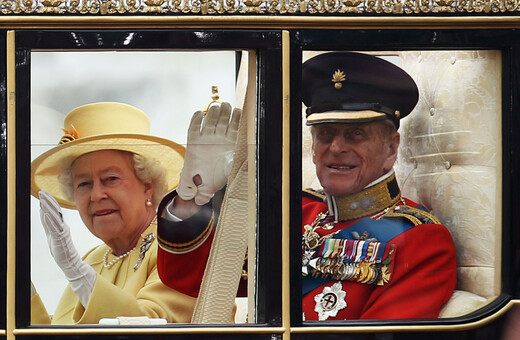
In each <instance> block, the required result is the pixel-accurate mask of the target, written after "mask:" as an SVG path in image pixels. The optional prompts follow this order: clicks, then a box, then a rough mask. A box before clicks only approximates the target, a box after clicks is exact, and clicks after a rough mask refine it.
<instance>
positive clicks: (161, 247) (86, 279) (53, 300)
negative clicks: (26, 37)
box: [30, 50, 256, 325]
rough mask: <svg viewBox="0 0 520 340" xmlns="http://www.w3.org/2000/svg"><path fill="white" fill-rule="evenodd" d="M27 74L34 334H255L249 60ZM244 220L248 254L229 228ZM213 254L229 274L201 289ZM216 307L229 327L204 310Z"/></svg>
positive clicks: (109, 60) (137, 56) (81, 62)
mask: <svg viewBox="0 0 520 340" xmlns="http://www.w3.org/2000/svg"><path fill="white" fill-rule="evenodd" d="M30 60H31V65H30V66H31V69H30V71H31V78H30V84H31V85H30V98H31V101H30V112H31V161H32V172H31V176H32V188H31V191H32V194H33V195H32V197H31V282H32V287H33V289H32V292H31V294H32V295H31V296H32V298H31V308H32V310H31V312H32V316H31V323H32V324H46V323H48V322H52V323H53V324H58V325H63V324H98V323H99V324H101V325H118V324H121V325H122V324H142V322H144V324H150V325H157V324H170V323H189V322H194V323H208V322H209V323H238V324H241V323H248V322H249V323H251V322H255V317H254V313H255V309H254V303H253V302H254V298H253V297H254V295H255V289H254V277H255V260H256V259H255V258H256V256H255V251H256V250H255V243H256V242H255V234H256V217H255V216H256V215H255V209H254V204H253V205H251V204H248V200H251V201H252V202H255V201H256V193H255V191H256V190H255V186H254V178H255V175H254V173H255V171H254V169H255V163H256V159H255V157H256V152H255V129H254V121H255V115H256V112H255V108H256V106H255V105H256V100H255V99H254V96H255V86H256V84H255V80H254V76H253V78H252V80H251V81H252V83H248V82H249V79H248V77H250V76H251V72H249V70H250V69H252V70H253V73H252V74H255V71H254V70H255V68H256V65H255V58H254V51H253V52H248V51H236V50H228V51H211V52H210V51H207V52H204V51H191V52H190V51H182V52H180V51H179V52H177V51H77V52H70V51H69V52H65V51H59V52H56V51H54V52H52V51H33V52H31V55H30ZM248 91H249V93H250V94H249V97H248V95H247V92H248ZM251 93H252V94H253V95H252V96H251ZM227 103H229V104H227ZM196 112H198V114H195V113H196ZM192 117H193V120H192ZM247 129H250V130H249V131H247ZM135 154H137V155H138V156H137V157H136V156H134V155H135ZM233 155H234V158H233ZM184 161H185V162H184ZM183 162H184V167H183ZM248 162H249V164H248V167H246V166H244V163H248ZM159 167H161V168H163V169H164V171H165V173H164V174H163V173H162V172H159V171H157V169H158V168H159ZM247 168H249V171H251V172H252V174H253V175H252V176H248V175H247ZM181 171H182V172H181ZM195 177H197V178H195ZM197 181H202V183H201V182H197ZM248 183H250V184H249V185H248ZM226 185H227V190H226V191H224V189H225V187H226ZM193 188H195V189H193ZM173 189H176V192H178V196H176V197H175V198H174V199H173V202H170V203H168V202H164V200H163V201H161V199H162V198H163V197H164V195H166V194H167V193H168V192H169V191H171V190H173ZM41 190H43V191H45V192H42V191H41ZM193 190H194V191H193ZM228 196H231V197H233V199H235V200H237V199H238V200H239V204H234V205H232V206H230V205H228V204H227V202H228ZM37 197H39V198H40V199H37ZM166 197H167V198H168V200H171V199H172V197H173V196H172V195H171V194H168V196H166ZM210 199H211V200H210ZM161 202H163V203H161ZM179 202H181V203H182V202H184V203H183V204H184V206H183V205H181V204H180V203H179ZM235 202H236V201H235ZM179 206H180V207H181V208H180V210H175V209H179V208H175V207H179ZM182 207H186V208H184V209H183V208H182ZM157 209H159V210H158V214H157V216H156V217H155V212H156V210H157ZM190 209H192V210H190ZM193 209H194V210H193ZM237 219H239V220H240V221H242V222H243V224H242V225H241V227H240V228H241V230H242V232H241V233H240V234H241V235H240V239H239V240H236V239H233V238H232V237H231V238H229V237H227V236H226V234H225V233H226V228H225V227H224V225H225V224H230V223H232V222H233V221H235V222H236V221H237ZM193 221H194V222H193ZM217 221H218V223H219V227H220V229H219V230H218V231H216V232H215V231H214V225H215V224H217ZM174 227H177V228H187V227H189V228H191V231H192V232H194V230H197V232H198V234H197V235H198V236H197V237H193V238H192V239H188V238H187V237H188V236H186V235H184V234H179V235H177V234H175V235H173V234H171V233H173V231H174V230H173V228H174ZM197 228H198V229H197ZM228 229H229V228H228ZM234 230H235V231H236V227H234ZM248 233H249V235H250V236H249V239H248V237H242V236H243V235H244V234H245V235H247V234H248ZM177 237H180V238H181V239H178V238H177ZM212 240H216V241H215V242H216V243H219V246H220V249H221V251H222V249H224V247H225V249H226V252H227V253H228V255H229V257H228V258H227V259H226V265H227V267H226V268H227V271H228V272H222V271H221V272H220V273H219V275H218V278H219V279H220V281H219V282H213V281H215V279H213V281H212V280H211V279H210V278H211V277H212V275H214V274H213V272H209V273H208V271H206V277H207V278H206V279H205V280H204V283H203V284H202V286H201V280H202V278H203V275H204V270H205V264H206V259H207V258H208V256H210V255H209V252H210V246H211V241H212ZM226 242H227V243H226ZM224 243H225V244H224ZM248 246H249V249H248ZM82 258H83V259H82ZM230 258H232V259H231V260H230ZM213 260H214V261H217V262H218V261H219V260H218V259H215V258H213ZM183 261H184V262H185V264H184V265H180V263H182V262H183ZM218 268H219V267H215V269H214V270H218ZM213 277H216V276H213ZM248 277H249V280H247V278H248ZM248 281H249V283H248ZM228 290H229V292H228ZM215 293H219V294H223V295H224V296H225V297H226V298H227V300H226V301H227V302H226V303H224V304H220V305H219V306H218V308H221V310H220V313H214V311H212V312H211V313H209V311H208V310H207V307H206V308H205V307H204V306H202V307H201V306H199V307H198V308H197V307H196V306H195V304H196V297H197V295H199V296H201V297H202V298H207V299H208V300H214V299H215ZM248 295H249V299H248ZM234 296H236V298H234ZM217 298H218V297H217ZM219 301H222V300H219ZM234 304H236V310H233V308H234V307H233V306H234ZM201 305H203V304H202V303H201ZM226 305H227V306H226ZM226 307H229V308H226ZM192 317H193V318H192ZM219 318H220V319H222V318H225V319H223V320H218V319H219ZM142 319H145V321H142Z"/></svg>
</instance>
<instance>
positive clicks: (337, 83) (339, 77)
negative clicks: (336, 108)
mask: <svg viewBox="0 0 520 340" xmlns="http://www.w3.org/2000/svg"><path fill="white" fill-rule="evenodd" d="M346 78H347V76H346V75H345V73H344V72H343V71H341V70H336V72H334V74H333V75H332V82H333V83H334V88H335V89H336V90H339V89H341V87H342V86H343V84H341V82H342V81H345V79H346Z"/></svg>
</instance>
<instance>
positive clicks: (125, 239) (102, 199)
mask: <svg viewBox="0 0 520 340" xmlns="http://www.w3.org/2000/svg"><path fill="white" fill-rule="evenodd" d="M72 183H73V190H74V201H75V203H76V206H77V207H78V210H79V213H80V216H81V219H82V220H83V222H84V223H85V225H86V226H87V228H88V229H89V230H90V232H92V234H94V235H95V236H97V237H99V238H100V239H102V240H103V241H104V242H105V243H106V244H108V245H109V246H110V247H111V248H112V249H113V250H114V251H115V250H116V249H114V247H115V248H119V249H120V250H122V249H124V248H125V247H130V248H131V247H133V245H135V243H134V242H135V241H136V240H137V239H138V238H139V236H140V235H141V233H142V232H143V231H144V229H145V228H146V227H147V225H148V223H149V221H150V217H151V216H153V213H155V211H154V209H153V208H152V207H147V206H146V201H147V199H151V198H152V187H151V185H150V184H146V185H145V184H144V183H142V182H141V181H140V180H139V179H138V178H137V177H136V175H135V170H134V167H133V161H132V158H131V154H129V153H125V152H122V151H116V150H103V151H95V152H91V153H88V154H85V155H83V156H80V157H78V158H77V159H76V160H75V161H74V164H73V165H72ZM127 250H129V249H127ZM125 251H126V250H125Z"/></svg>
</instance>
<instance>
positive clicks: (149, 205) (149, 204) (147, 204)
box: [146, 199, 152, 207]
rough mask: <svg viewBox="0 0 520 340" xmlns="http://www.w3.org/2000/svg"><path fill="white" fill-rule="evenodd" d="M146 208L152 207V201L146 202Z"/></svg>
mask: <svg viewBox="0 0 520 340" xmlns="http://www.w3.org/2000/svg"><path fill="white" fill-rule="evenodd" d="M146 206H147V207H151V206H152V201H150V199H147V200H146Z"/></svg>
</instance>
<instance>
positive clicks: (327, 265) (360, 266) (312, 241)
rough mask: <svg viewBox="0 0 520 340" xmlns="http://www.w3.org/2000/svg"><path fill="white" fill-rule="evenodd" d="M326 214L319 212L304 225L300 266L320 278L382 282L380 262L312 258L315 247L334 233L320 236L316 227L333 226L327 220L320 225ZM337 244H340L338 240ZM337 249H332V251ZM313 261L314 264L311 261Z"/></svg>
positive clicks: (338, 258)
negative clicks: (309, 222)
mask: <svg viewBox="0 0 520 340" xmlns="http://www.w3.org/2000/svg"><path fill="white" fill-rule="evenodd" d="M327 216H328V214H327V213H323V212H322V213H319V214H318V215H317V216H316V219H315V220H314V221H313V222H312V223H311V224H307V225H305V226H304V233H303V237H302V248H303V249H302V252H303V256H302V267H307V268H309V267H310V273H311V275H312V276H313V277H318V276H320V275H321V277H322V278H327V277H328V276H332V278H333V279H335V280H348V281H355V282H360V283H366V284H373V283H377V284H384V282H385V281H386V280H384V279H383V276H384V275H383V274H382V270H381V263H380V262H377V261H376V262H366V261H361V262H344V258H343V257H336V258H332V259H331V258H325V259H324V258H322V257H318V258H315V259H312V255H314V253H315V252H316V249H317V248H318V247H319V246H320V245H321V244H322V243H323V242H324V241H325V240H326V239H328V238H331V237H332V236H333V235H334V234H335V233H331V234H327V235H324V236H320V235H319V234H318V233H317V232H316V229H318V228H322V229H324V230H330V229H332V228H334V223H333V222H329V223H325V224H324V225H320V221H322V220H323V219H325V218H326V217H327ZM337 244H340V242H338V243H337ZM335 251H337V250H334V252H335ZM313 262H315V266H313V265H312V263H313Z"/></svg>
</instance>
